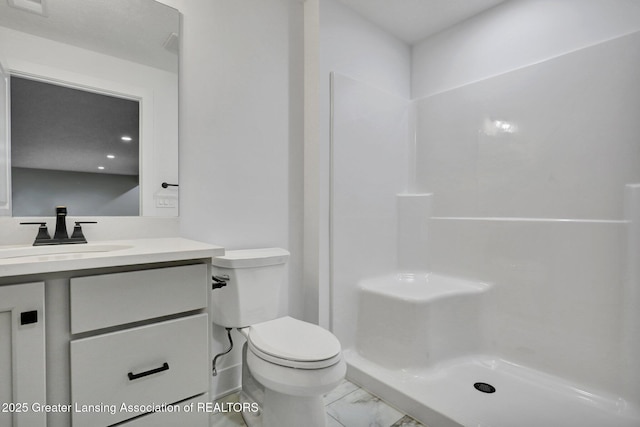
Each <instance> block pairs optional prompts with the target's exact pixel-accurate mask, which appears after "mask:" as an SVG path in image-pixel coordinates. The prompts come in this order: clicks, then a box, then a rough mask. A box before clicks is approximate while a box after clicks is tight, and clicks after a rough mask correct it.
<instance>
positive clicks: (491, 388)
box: [473, 383, 496, 393]
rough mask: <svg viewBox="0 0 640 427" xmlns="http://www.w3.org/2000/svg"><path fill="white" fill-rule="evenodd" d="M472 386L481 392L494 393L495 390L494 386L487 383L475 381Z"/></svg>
mask: <svg viewBox="0 0 640 427" xmlns="http://www.w3.org/2000/svg"><path fill="white" fill-rule="evenodd" d="M473 386H474V387H475V388H476V390H478V391H481V392H483V393H495V391H496V388H495V387H494V386H492V385H491V384H487V383H475V384H474V385H473Z"/></svg>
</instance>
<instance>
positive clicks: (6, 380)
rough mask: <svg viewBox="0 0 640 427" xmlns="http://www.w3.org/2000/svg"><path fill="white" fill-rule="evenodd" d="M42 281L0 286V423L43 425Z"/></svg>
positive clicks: (43, 335) (3, 425) (43, 341)
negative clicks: (40, 408) (40, 407)
mask: <svg viewBox="0 0 640 427" xmlns="http://www.w3.org/2000/svg"><path fill="white" fill-rule="evenodd" d="M45 392H46V389H45V328H44V282H35V283H25V284H20V285H10V286H0V405H1V406H0V426H2V427H13V426H30V427H44V426H46V414H44V413H41V412H35V411H34V410H33V407H32V404H33V403H44V402H45V401H46V395H45Z"/></svg>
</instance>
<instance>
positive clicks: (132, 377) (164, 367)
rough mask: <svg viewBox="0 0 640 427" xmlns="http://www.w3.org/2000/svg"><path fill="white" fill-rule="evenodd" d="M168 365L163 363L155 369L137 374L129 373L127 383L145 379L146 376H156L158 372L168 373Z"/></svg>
mask: <svg viewBox="0 0 640 427" xmlns="http://www.w3.org/2000/svg"><path fill="white" fill-rule="evenodd" d="M168 370H169V364H168V363H167V362H164V363H163V364H162V366H160V367H159V368H155V369H150V370H148V371H144V372H140V373H139V374H134V373H133V372H129V373H128V374H127V376H128V377H129V381H133V380H137V379H138V378H142V377H146V376H148V375H153V374H157V373H158V372H163V371H168Z"/></svg>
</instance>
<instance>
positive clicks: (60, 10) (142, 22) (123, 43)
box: [0, 0, 180, 72]
mask: <svg viewBox="0 0 640 427" xmlns="http://www.w3.org/2000/svg"><path fill="white" fill-rule="evenodd" d="M14 1H15V0H14ZM29 2H32V3H40V2H41V3H42V4H44V5H45V16H42V15H40V14H38V13H33V12H27V11H25V10H23V9H18V8H15V7H11V6H9V4H8V2H7V0H0V26H4V27H7V28H11V29H13V30H17V31H22V32H25V33H30V34H33V35H36V36H39V37H44V38H47V39H51V40H55V41H58V42H61V43H66V44H70V45H73V46H77V47H80V48H83V49H88V50H93V51H96V52H100V53H103V54H106V55H110V56H115V57H118V58H122V59H126V60H128V61H132V62H137V63H142V64H144V65H149V66H151V67H155V68H160V69H163V70H166V71H170V72H177V69H178V60H177V58H178V56H177V50H176V48H177V43H175V42H174V43H172V44H171V46H172V49H167V48H165V47H164V44H165V42H167V40H168V39H169V37H170V36H171V35H172V34H176V35H178V34H179V32H180V29H179V28H180V15H179V14H178V13H177V11H176V10H175V9H172V8H171V7H169V6H166V5H164V4H162V3H159V2H156V1H148V0H92V1H87V0H21V3H23V4H24V3H26V4H29ZM172 40H174V38H172Z"/></svg>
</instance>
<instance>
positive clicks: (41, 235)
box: [20, 222, 51, 246]
mask: <svg viewBox="0 0 640 427" xmlns="http://www.w3.org/2000/svg"><path fill="white" fill-rule="evenodd" d="M20 224H21V225H39V226H40V227H38V235H37V236H36V240H35V241H34V242H33V246H38V245H42V244H46V243H43V242H46V241H48V240H51V235H50V234H49V230H48V229H47V223H46V222H21V223H20Z"/></svg>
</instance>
